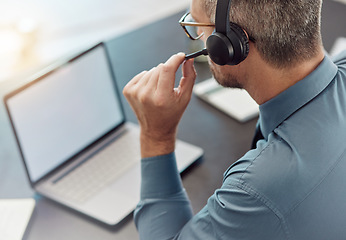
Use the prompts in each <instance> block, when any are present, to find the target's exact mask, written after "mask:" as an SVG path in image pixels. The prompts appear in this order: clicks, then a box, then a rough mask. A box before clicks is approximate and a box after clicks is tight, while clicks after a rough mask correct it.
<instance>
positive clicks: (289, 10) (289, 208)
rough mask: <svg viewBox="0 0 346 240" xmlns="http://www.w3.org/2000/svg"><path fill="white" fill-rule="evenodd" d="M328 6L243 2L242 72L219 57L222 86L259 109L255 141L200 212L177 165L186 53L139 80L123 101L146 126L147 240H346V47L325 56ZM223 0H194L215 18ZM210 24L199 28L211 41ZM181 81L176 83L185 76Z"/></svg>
mask: <svg viewBox="0 0 346 240" xmlns="http://www.w3.org/2000/svg"><path fill="white" fill-rule="evenodd" d="M321 5H322V0H292V1H281V0H258V1H253V0H234V1H232V4H231V10H230V20H231V21H233V22H235V23H237V24H239V25H240V26H241V27H242V28H243V29H244V30H245V31H246V32H247V34H248V36H252V37H253V38H254V39H256V41H255V42H251V41H250V45H249V49H250V50H249V55H248V57H247V58H246V59H245V60H244V61H243V62H241V63H240V64H238V65H236V66H219V65H216V64H215V63H213V62H212V61H211V60H210V61H209V65H210V69H211V70H212V73H213V75H214V77H215V79H216V80H217V81H218V82H219V83H220V84H221V85H223V86H225V87H238V88H239V87H241V88H244V89H246V90H247V91H248V92H249V94H250V95H251V96H252V97H253V99H255V100H256V102H257V103H258V104H259V105H260V119H259V125H258V134H257V140H258V141H257V144H255V145H254V149H252V150H250V151H249V152H247V153H246V154H245V155H244V156H243V157H242V158H241V159H239V160H238V161H237V162H236V163H234V164H233V165H232V166H231V167H230V168H229V169H228V170H226V172H225V174H224V179H223V184H222V186H221V188H220V189H217V190H216V191H215V193H214V194H213V195H212V196H211V197H210V198H209V200H208V202H207V204H206V206H205V207H204V208H203V209H202V210H201V211H200V212H199V213H197V214H196V215H195V216H193V214H192V211H191V207H190V205H189V200H188V198H187V196H186V193H185V192H184V189H183V188H182V184H181V180H180V177H179V173H178V171H177V169H176V165H175V156H174V143H175V136H176V130H177V125H178V123H179V120H180V118H181V116H182V114H183V112H184V110H185V108H186V106H187V104H188V102H189V99H190V97H191V92H192V88H193V84H194V79H195V76H196V74H195V71H194V68H193V61H192V60H188V61H184V56H185V55H184V54H182V53H179V54H177V55H174V56H172V57H171V58H170V59H169V60H168V61H167V62H166V63H164V64H160V65H158V66H157V67H155V68H153V69H151V70H150V71H145V72H142V73H140V74H138V75H137V76H135V77H134V78H133V79H132V80H131V81H130V82H129V83H128V84H127V85H126V86H125V88H124V95H125V96H126V98H127V99H128V101H129V103H130V105H131V106H132V108H133V110H134V111H135V113H136V115H137V118H138V120H139V123H140V127H141V134H140V142H141V155H142V190H141V202H140V203H139V205H138V207H137V209H136V211H135V222H136V225H137V228H138V230H139V234H140V237H141V239H172V238H176V239H228V240H229V239H237V240H238V239H261V240H262V239H275V240H278V239H314V240H316V239H345V236H346V228H345V226H344V225H345V222H346V204H345V202H346V187H345V186H343V185H344V183H345V182H346V134H345V129H346V52H343V53H342V54H341V55H339V56H338V57H336V58H335V59H334V62H333V61H332V60H331V59H330V58H329V57H328V56H327V55H325V54H324V51H323V46H322V41H321V35H320V16H321ZM215 6H216V0H192V3H191V15H192V17H193V18H194V19H195V21H196V22H199V23H213V21H214V15H215ZM212 31H213V28H212V27H207V26H206V27H200V28H199V33H201V32H204V36H203V39H204V40H205V39H206V38H207V37H208V36H209V35H210V34H212ZM181 64H182V72H183V75H182V78H181V81H180V85H179V87H178V88H174V79H175V72H176V71H177V69H178V67H179V66H180V65H181Z"/></svg>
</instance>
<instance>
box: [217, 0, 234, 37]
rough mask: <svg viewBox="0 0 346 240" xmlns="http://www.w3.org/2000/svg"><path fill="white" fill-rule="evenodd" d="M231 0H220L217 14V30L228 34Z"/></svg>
mask: <svg viewBox="0 0 346 240" xmlns="http://www.w3.org/2000/svg"><path fill="white" fill-rule="evenodd" d="M230 7H231V0H218V1H217V4H216V14H215V31H216V32H219V33H222V34H225V35H226V34H227V32H228V31H229V29H230V21H229V12H230Z"/></svg>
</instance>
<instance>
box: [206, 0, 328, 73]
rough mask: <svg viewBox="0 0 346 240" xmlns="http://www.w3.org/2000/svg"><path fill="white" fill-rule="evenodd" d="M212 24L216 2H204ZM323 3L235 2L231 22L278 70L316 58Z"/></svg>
mask: <svg viewBox="0 0 346 240" xmlns="http://www.w3.org/2000/svg"><path fill="white" fill-rule="evenodd" d="M201 3H202V7H203V9H204V11H205V13H206V15H207V16H208V17H209V18H210V21H212V22H213V21H214V19H215V8H216V3H217V0H201ZM321 6H322V0H290V1H282V0H232V2H231V10H230V20H231V21H232V22H235V23H237V24H239V25H240V26H241V27H242V28H243V29H245V30H246V31H247V33H248V34H249V35H251V36H252V37H253V38H255V39H256V44H255V47H256V49H257V50H258V52H259V54H260V55H261V57H262V58H263V59H264V60H265V61H267V62H268V63H270V64H271V65H273V66H275V67H277V68H285V67H290V66H292V65H296V64H298V63H299V62H301V61H304V60H307V59H310V58H312V57H314V55H315V54H317V51H318V49H319V46H320V45H321V34H320V16H321Z"/></svg>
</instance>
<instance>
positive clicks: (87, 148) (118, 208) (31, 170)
mask: <svg viewBox="0 0 346 240" xmlns="http://www.w3.org/2000/svg"><path fill="white" fill-rule="evenodd" d="M4 101H5V105H6V108H7V111H8V114H9V117H10V120H11V124H12V128H13V130H14V133H15V136H16V139H17V143H18V147H19V149H20V152H21V155H22V159H23V161H24V164H25V167H26V170H27V175H28V177H29V180H30V183H31V185H32V187H33V188H34V189H35V190H36V191H37V192H39V193H41V194H42V195H44V196H46V197H48V198H51V199H53V200H55V201H57V202H59V203H62V204H64V205H66V206H68V207H71V208H73V209H75V210H77V211H79V212H82V213H84V214H86V215H88V216H91V217H93V218H95V219H97V220H99V221H101V222H104V223H106V224H109V225H115V224H117V223H119V222H120V221H121V220H122V219H123V218H124V217H126V216H127V215H128V214H129V213H131V212H132V210H133V209H134V208H135V206H136V204H137V203H138V201H139V194H140V147H139V129H138V126H137V125H135V124H132V123H130V122H127V121H126V119H125V115H124V111H123V108H122V104H121V100H120V95H119V91H118V90H117V87H116V84H115V79H114V74H113V72H112V68H111V65H110V62H109V58H108V55H107V51H106V49H105V46H104V44H102V43H101V44H98V45H96V46H94V47H92V48H91V49H89V50H87V51H85V52H83V53H82V54H80V55H78V56H76V57H74V58H72V59H70V60H69V61H66V62H64V63H62V64H59V65H58V66H53V67H51V68H50V69H48V70H47V71H46V72H45V73H44V74H42V75H40V76H37V77H35V78H34V79H32V81H30V83H28V84H26V85H25V86H23V87H21V88H19V89H17V90H15V91H14V92H12V93H10V94H8V95H6V96H5V98H4ZM202 152H203V151H202V149H200V148H199V147H196V146H193V145H191V144H188V143H185V142H182V141H179V140H178V141H177V147H176V155H177V161H178V162H177V164H178V168H179V170H180V171H183V170H184V169H186V168H187V167H188V166H189V165H190V164H192V163H193V162H194V161H195V160H197V159H198V158H199V157H200V156H201V155H202Z"/></svg>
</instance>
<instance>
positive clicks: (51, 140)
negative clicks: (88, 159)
mask: <svg viewBox="0 0 346 240" xmlns="http://www.w3.org/2000/svg"><path fill="white" fill-rule="evenodd" d="M104 51H105V49H104V47H103V45H100V46H98V47H97V49H94V50H92V51H90V52H88V53H86V54H85V55H84V56H82V57H79V58H77V59H76V60H74V61H72V62H70V63H68V64H66V65H64V66H62V67H60V68H58V69H56V70H54V71H52V72H50V73H49V74H48V75H47V76H44V81H39V82H37V83H35V84H34V85H31V86H29V87H27V88H25V89H24V90H22V91H21V92H19V93H17V94H16V95H15V96H14V97H11V98H10V99H9V101H8V103H7V104H8V108H9V110H10V112H11V116H12V122H13V125H14V127H15V128H16V132H17V138H18V141H19V143H20V145H21V149H22V154H23V157H24V159H25V163H26V166H27V169H28V173H29V176H30V179H31V181H32V182H35V181H37V180H39V179H40V178H41V177H43V176H44V175H46V174H47V173H48V172H50V171H51V170H52V169H54V168H56V167H57V166H59V165H60V164H62V163H63V162H65V161H66V160H68V159H69V158H70V157H72V156H73V155H75V154H77V153H78V152H79V151H81V150H82V149H83V148H85V147H87V146H88V145H89V144H91V143H92V142H94V141H95V139H98V138H100V137H101V136H103V135H104V134H106V133H107V132H108V131H110V130H111V129H113V128H114V127H116V126H117V125H119V124H120V123H122V122H123V121H124V115H123V112H122V109H121V105H120V102H119V98H118V97H117V95H116V93H115V91H116V89H115V86H114V84H115V83H114V81H113V78H112V75H111V72H110V71H109V66H108V62H107V58H106V57H107V55H106V54H105V52H104ZM66 86H69V87H68V88H66Z"/></svg>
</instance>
